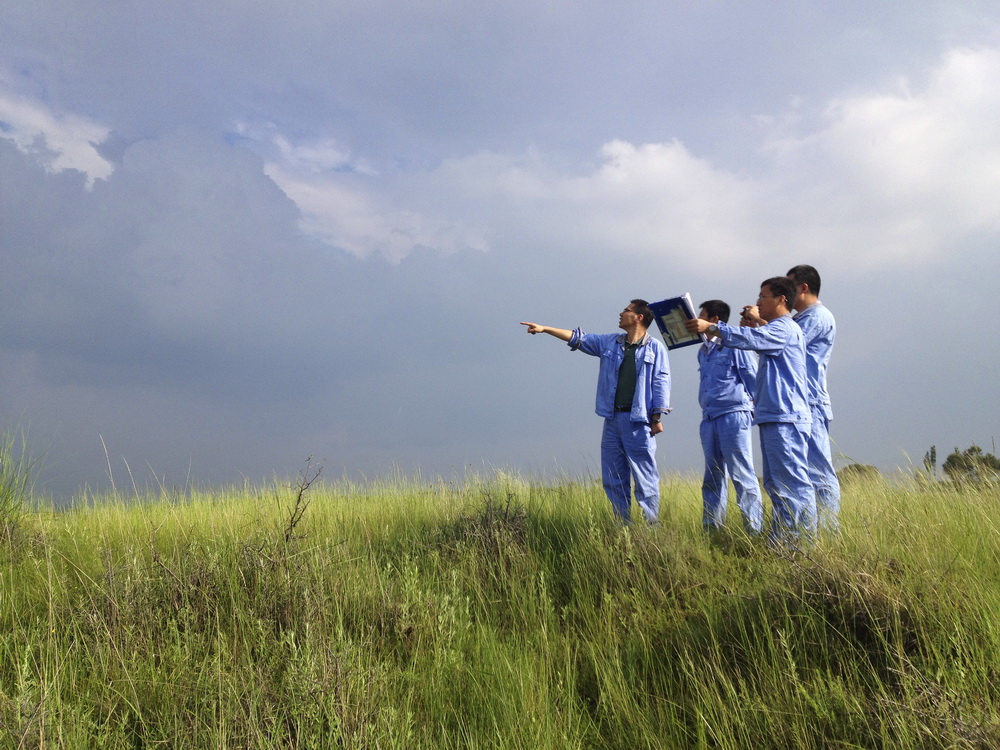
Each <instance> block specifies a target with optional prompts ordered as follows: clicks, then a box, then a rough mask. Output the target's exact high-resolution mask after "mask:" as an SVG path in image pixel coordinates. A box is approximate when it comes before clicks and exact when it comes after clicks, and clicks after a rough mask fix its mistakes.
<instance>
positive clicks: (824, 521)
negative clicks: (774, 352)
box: [788, 265, 840, 531]
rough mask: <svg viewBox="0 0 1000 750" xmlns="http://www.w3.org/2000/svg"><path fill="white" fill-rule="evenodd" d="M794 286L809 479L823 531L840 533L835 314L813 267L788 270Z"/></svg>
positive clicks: (803, 266)
mask: <svg viewBox="0 0 1000 750" xmlns="http://www.w3.org/2000/svg"><path fill="white" fill-rule="evenodd" d="M788 278H789V279H791V281H792V283H793V284H795V291H796V295H795V315H794V319H795V322H796V323H798V324H799V327H800V328H801V329H802V336H803V337H804V338H805V342H806V376H807V378H808V382H809V408H810V411H811V413H812V432H811V434H810V436H809V479H810V481H811V482H812V484H813V489H814V490H815V491H816V509H817V511H818V512H819V523H820V526H821V527H822V528H824V529H828V530H830V531H836V530H837V525H838V522H837V516H838V514H839V513H840V480H838V479H837V471H836V469H834V468H833V454H832V452H831V450H830V420H831V419H833V410H832V408H831V407H830V394H829V393H828V392H827V389H826V372H827V368H828V367H829V366H830V353H831V352H832V351H833V341H834V339H835V338H836V336H837V323H836V321H835V320H834V319H833V314H832V313H831V312H830V311H829V310H828V309H827V308H826V306H825V305H824V304H823V303H822V302H820V300H819V285H820V278H819V271H817V270H816V269H815V268H813V267H812V266H807V265H801V266H795V267H793V268H790V269H789V270H788Z"/></svg>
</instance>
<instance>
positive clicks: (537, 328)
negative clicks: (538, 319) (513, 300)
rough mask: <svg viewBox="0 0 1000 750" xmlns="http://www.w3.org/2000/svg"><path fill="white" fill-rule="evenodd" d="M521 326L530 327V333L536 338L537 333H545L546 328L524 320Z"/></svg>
mask: <svg viewBox="0 0 1000 750" xmlns="http://www.w3.org/2000/svg"><path fill="white" fill-rule="evenodd" d="M521 325H523V326H528V333H530V334H531V335H532V336H534V335H535V334H536V333H545V326H540V325H538V323H528V322H527V321H524V320H522V321H521Z"/></svg>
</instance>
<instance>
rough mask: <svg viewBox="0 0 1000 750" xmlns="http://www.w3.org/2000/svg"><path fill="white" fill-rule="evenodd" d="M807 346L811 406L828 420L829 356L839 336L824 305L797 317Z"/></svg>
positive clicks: (831, 315)
mask: <svg viewBox="0 0 1000 750" xmlns="http://www.w3.org/2000/svg"><path fill="white" fill-rule="evenodd" d="M795 322H796V323H798V324H799V327H800V328H801V329H802V334H803V337H804V338H805V344H806V375H807V376H808V380H809V405H810V406H811V407H813V408H819V409H821V410H822V411H823V412H824V414H825V416H826V418H827V419H832V418H833V410H832V409H831V407H830V394H829V393H828V391H827V386H826V374H827V369H828V368H829V366H830V354H831V352H832V351H833V342H834V339H835V338H836V336H837V323H836V321H835V320H834V317H833V313H831V312H830V311H829V310H828V309H827V308H826V306H825V305H824V304H823V303H822V302H817V303H815V304H813V305H810V306H809V307H807V308H805V309H804V310H802V311H801V312H800V313H798V314H797V315H796V316H795Z"/></svg>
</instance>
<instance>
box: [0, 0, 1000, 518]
mask: <svg viewBox="0 0 1000 750" xmlns="http://www.w3.org/2000/svg"><path fill="white" fill-rule="evenodd" d="M998 122H1000V2H997V1H996V0H993V1H991V2H986V1H980V0H940V1H938V0H916V1H915V2H905V3H904V2H884V3H870V2H861V1H860V0H838V1H837V2H832V1H823V0H818V1H815V0H811V1H808V2H807V1H806V0H767V1H766V2H765V1H763V0H741V1H737V0H729V1H727V0H702V1H698V0H688V1H687V2H675V1H672V0H655V1H653V0H612V1H610V2H609V1H608V0H601V1H600V2H598V1H597V0H593V1H584V0H546V1H545V2H538V0H532V1H531V2H524V1H523V0H504V2H493V0H486V1H485V2H481V3H468V2H461V1H460V0H414V1H412V2H406V1H403V0H395V1H394V2H386V1H385V0H332V1H331V0H324V1H322V2H320V1H318V0H303V1H302V2H298V3H284V2H282V3H279V2H275V1H274V0H255V1H253V2H251V1H250V0H242V2H236V1H234V0H213V2H210V3H205V2H192V1H191V0H173V1H172V2H169V3H153V4H150V3H143V2H137V1H135V0H132V1H129V0H110V1H109V0H74V2H73V3H69V4H67V3H65V2H61V1H60V2H56V1H55V0H8V1H7V2H5V4H4V9H3V10H2V11H0V427H2V428H3V429H5V430H7V431H8V432H9V433H11V434H19V435H20V434H24V435H26V436H27V438H26V440H27V445H28V450H29V452H30V453H31V454H32V455H33V456H35V457H36V458H38V459H39V460H40V463H41V469H40V471H39V473H38V476H37V482H36V491H38V492H40V493H42V494H45V495H48V496H51V497H53V498H56V499H57V500H59V499H64V500H65V499H72V498H77V497H80V496H81V495H82V494H85V493H87V492H93V493H96V492H103V491H105V490H107V489H109V488H111V487H112V486H113V487H115V488H116V489H118V490H119V491H131V490H132V489H133V485H135V487H138V488H139V489H140V490H141V489H143V488H147V487H152V488H156V487H164V488H167V489H171V490H173V489H186V488H191V487H216V486H231V485H242V484H244V483H246V482H250V483H253V484H255V485H259V484H261V483H267V482H270V481H275V480H282V479H283V478H286V477H291V478H294V477H295V476H296V475H297V474H298V473H299V472H300V471H302V470H303V467H304V466H305V465H306V461H307V459H308V458H309V457H312V460H313V463H320V464H321V465H322V467H323V472H324V476H326V477H328V478H337V477H341V476H343V477H348V478H352V479H355V480H363V479H375V478H383V477H389V476H400V475H403V476H406V477H417V476H419V477H421V478H423V479H428V480H435V479H437V478H443V479H447V480H449V481H450V480H451V479H461V478H462V477H466V476H469V475H470V473H471V474H474V475H489V474H491V473H492V472H494V471H510V472H516V473H518V474H520V475H522V476H526V477H539V478H549V477H567V476H568V477H592V476H597V475H598V474H599V471H598V469H599V463H600V458H599V436H600V429H601V420H600V418H599V417H597V416H596V415H595V414H594V412H593V407H594V395H595V384H596V376H597V366H598V363H597V360H596V359H593V358H591V357H588V356H586V355H583V354H580V353H573V352H570V351H569V350H568V348H567V347H566V346H565V344H563V343H562V342H559V341H557V340H555V339H553V338H551V337H547V336H535V337H532V336H527V335H525V333H526V332H525V330H524V328H523V327H521V326H520V325H519V322H520V321H522V320H530V321H534V322H538V323H542V324H547V325H554V326H558V327H563V328H575V327H577V326H579V327H582V328H583V329H584V330H586V331H595V332H612V331H615V330H616V326H617V321H618V312H619V311H620V310H621V309H622V307H624V306H625V304H627V303H628V301H629V300H630V299H633V298H636V297H641V298H645V299H648V300H651V301H653V300H658V299H664V298H667V297H672V296H675V295H678V294H683V293H685V292H686V293H690V294H691V296H692V298H693V299H694V300H695V302H696V303H697V302H700V301H702V300H705V299H710V298H721V299H724V300H726V301H728V302H729V303H730V304H731V305H732V306H733V307H734V308H739V307H740V306H742V305H744V304H751V303H753V301H754V300H755V299H756V295H757V291H758V288H759V285H760V282H761V281H762V280H763V279H765V278H768V277H770V276H774V275H783V274H784V273H785V272H787V270H788V269H789V268H790V267H791V266H793V265H796V264H799V263H808V264H812V265H814V266H816V267H817V268H818V269H819V271H820V273H821V275H822V279H823V283H822V288H821V292H820V297H821V298H822V300H823V302H824V303H825V304H826V305H827V307H828V308H829V309H830V310H831V311H832V312H833V313H834V315H835V316H836V318H837V323H838V337H837V343H836V347H835V349H834V353H833V360H832V362H831V366H830V376H829V386H830V392H831V396H832V399H833V409H834V421H833V423H832V425H831V436H832V438H833V441H834V443H835V446H834V451H835V454H836V455H837V457H838V464H839V465H845V464H847V463H851V462H855V461H857V462H860V463H865V464H873V465H875V466H877V467H879V468H880V469H882V470H883V471H887V472H889V471H894V470H896V469H898V468H903V469H906V468H908V467H911V466H913V465H919V464H920V462H921V460H922V457H923V455H924V453H925V452H926V451H927V450H928V448H929V447H930V446H931V445H936V446H937V449H938V456H939V460H943V459H944V456H945V455H946V454H947V453H948V452H950V451H951V450H952V449H953V448H955V447H959V448H963V449H964V448H965V447H968V446H969V445H971V444H973V443H976V444H979V445H981V446H983V447H984V448H986V449H987V450H990V451H991V452H992V451H993V450H995V445H994V440H995V437H996V436H997V433H998V432H1000V429H998V421H997V415H998V414H1000V389H997V388H995V387H991V386H989V385H988V383H989V378H990V377H992V376H991V374H990V373H992V372H994V371H995V370H996V369H997V367H998V364H1000V337H998V336H997V335H996V333H995V331H994V329H993V327H992V324H990V323H989V321H990V320H991V319H993V318H994V317H995V316H994V314H993V308H992V304H993V303H994V302H995V301H996V300H997V298H998V296H1000V294H998V292H1000V287H998V279H1000V199H998V196H1000V128H998V127H997V123H998ZM671 369H672V406H673V412H672V413H671V415H670V416H669V417H668V419H667V424H666V430H665V432H664V433H663V434H662V435H660V436H659V437H658V438H657V442H658V448H657V457H658V461H659V463H660V467H661V470H665V471H681V472H698V471H700V469H701V466H702V455H701V448H700V445H699V443H698V423H699V421H700V416H701V415H700V410H699V408H698V404H697V390H698V375H697V362H696V357H695V350H694V348H693V347H688V348H686V349H678V350H675V351H673V352H672V353H671Z"/></svg>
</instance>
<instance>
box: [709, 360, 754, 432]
mask: <svg viewBox="0 0 1000 750" xmlns="http://www.w3.org/2000/svg"><path fill="white" fill-rule="evenodd" d="M698 374H699V380H700V384H699V387H698V403H699V404H701V416H702V418H703V419H716V418H718V417H721V416H722V415H723V414H731V413H732V412H734V411H753V394H754V390H755V389H756V387H757V356H756V355H754V354H751V353H750V352H748V351H744V350H743V349H731V348H728V347H725V346H722V344H720V343H719V342H717V341H707V342H705V343H704V344H702V345H701V347H700V348H699V349H698Z"/></svg>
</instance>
